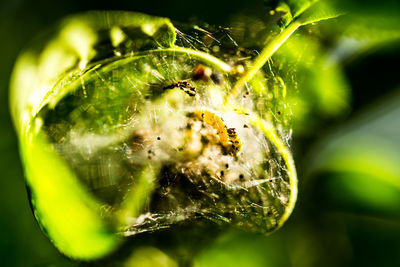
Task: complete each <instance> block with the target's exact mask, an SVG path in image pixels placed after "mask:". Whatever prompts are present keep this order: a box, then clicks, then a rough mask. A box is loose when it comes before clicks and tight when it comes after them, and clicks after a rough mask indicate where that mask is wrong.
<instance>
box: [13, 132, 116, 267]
mask: <svg viewBox="0 0 400 267" xmlns="http://www.w3.org/2000/svg"><path fill="white" fill-rule="evenodd" d="M21 155H22V159H23V162H24V167H25V171H26V174H27V176H26V181H27V187H28V189H29V192H30V197H31V203H32V207H33V210H34V213H35V216H36V218H37V220H38V222H39V223H40V225H41V227H42V228H43V229H44V231H45V232H46V233H47V235H48V237H49V238H50V240H51V241H52V242H53V244H54V245H55V246H56V247H57V248H58V249H59V250H60V251H61V252H62V253H63V254H65V255H67V256H69V257H71V258H74V259H80V260H92V259H96V258H99V257H102V256H104V255H105V254H107V253H109V252H110V251H112V250H114V249H115V248H116V247H117V245H118V243H119V239H118V238H117V236H116V235H115V234H114V233H113V231H112V230H111V227H110V226H109V225H107V224H106V223H105V221H104V218H102V217H101V215H100V214H101V205H100V204H99V203H98V202H97V201H96V200H95V199H94V198H93V197H92V196H91V195H90V194H88V192H86V191H85V190H84V189H83V187H82V185H81V184H80V183H79V182H78V179H77V178H76V177H75V175H74V174H73V172H72V171H71V170H70V168H69V167H68V166H67V165H66V163H65V161H64V160H63V159H62V158H61V157H60V156H59V155H58V154H57V153H56V152H55V151H54V150H53V149H52V147H51V145H50V144H49V143H48V141H46V138H45V137H44V136H43V135H37V136H36V137H34V138H32V139H30V138H29V137H26V138H24V139H23V140H22V141H21Z"/></svg>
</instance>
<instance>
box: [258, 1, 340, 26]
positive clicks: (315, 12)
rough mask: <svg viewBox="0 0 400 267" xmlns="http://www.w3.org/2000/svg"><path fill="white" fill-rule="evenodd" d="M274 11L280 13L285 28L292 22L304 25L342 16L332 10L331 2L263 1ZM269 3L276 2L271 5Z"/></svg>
mask: <svg viewBox="0 0 400 267" xmlns="http://www.w3.org/2000/svg"><path fill="white" fill-rule="evenodd" d="M265 2H266V4H267V6H272V7H273V8H274V11H276V12H279V13H282V17H281V22H282V25H283V26H284V27H286V26H287V25H288V24H289V23H291V22H292V21H298V22H299V23H300V24H301V25H306V24H309V23H313V22H318V21H321V20H326V19H330V18H335V17H337V16H339V15H341V14H342V12H340V11H339V10H337V9H336V8H334V6H333V5H332V1H324V0H299V1H297V0H281V1H268V0H267V1H265ZM269 2H277V3H273V4H272V5H271V4H270V3H269Z"/></svg>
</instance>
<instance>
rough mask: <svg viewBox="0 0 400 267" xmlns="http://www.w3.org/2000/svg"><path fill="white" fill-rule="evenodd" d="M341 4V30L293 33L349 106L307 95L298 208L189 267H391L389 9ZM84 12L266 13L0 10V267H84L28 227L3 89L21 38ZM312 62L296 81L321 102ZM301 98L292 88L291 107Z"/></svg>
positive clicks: (396, 260)
mask: <svg viewBox="0 0 400 267" xmlns="http://www.w3.org/2000/svg"><path fill="white" fill-rule="evenodd" d="M348 3H350V4H349V6H350V7H349V10H353V11H354V13H350V14H348V16H347V17H346V18H344V19H340V18H339V19H337V20H336V21H334V22H329V23H328V22H323V23H321V25H320V26H318V28H317V30H315V28H313V26H310V27H309V28H307V29H305V30H304V31H303V33H304V32H306V31H307V30H310V31H313V32H314V35H316V36H322V37H320V38H321V39H320V40H319V46H318V49H319V50H318V49H317V48H315V47H314V48H313V49H312V50H308V51H309V53H310V55H308V54H307V53H306V54H305V57H306V59H307V60H308V58H309V57H310V56H312V55H313V54H317V52H318V51H322V52H321V53H322V54H321V55H323V56H324V59H325V60H326V61H329V60H331V59H332V58H333V59H334V60H335V62H336V63H337V64H339V65H340V70H341V71H342V70H343V75H344V78H343V79H344V80H345V82H346V84H347V85H346V88H348V90H349V91H348V96H349V97H348V99H349V100H348V102H347V103H345V104H343V107H341V109H340V112H331V113H329V112H328V111H329V110H335V107H337V106H338V105H339V103H340V101H337V100H333V98H330V97H328V98H327V99H324V98H323V96H324V94H323V93H321V94H320V95H322V97H321V98H320V99H318V98H317V97H315V94H312V93H310V92H308V93H310V97H309V99H308V100H307V99H306V100H305V103H307V101H310V103H311V104H310V105H313V106H318V105H316V104H315V103H313V102H312V101H314V102H316V103H317V104H319V105H323V107H321V108H318V107H317V108H314V109H309V110H308V113H306V114H305V119H304V120H303V121H301V120H299V125H297V126H296V125H295V128H294V133H293V151H294V157H295V161H296V165H297V169H298V176H299V199H298V203H297V205H296V207H295V210H294V213H293V215H292V217H291V218H290V219H289V221H288V222H287V223H286V224H285V225H284V227H283V228H282V229H280V230H279V231H277V232H276V233H274V234H272V235H270V236H268V237H265V236H262V235H258V234H249V233H243V232H238V231H229V232H227V233H225V234H223V235H222V236H220V237H218V238H217V240H216V241H215V242H214V243H212V244H211V245H210V246H208V247H206V248H205V249H204V250H203V251H201V252H199V254H198V255H197V257H196V260H195V262H196V264H197V265H198V266H299V267H300V266H400V256H399V255H400V244H399V240H400V138H399V137H400V79H399V67H398V64H399V62H400V30H399V29H400V23H399V22H400V20H399V17H400V9H399V8H400V4H399V3H398V1H394V0H393V1H357V0H356V1H350V2H348ZM361 7H362V8H361ZM92 9H120V10H132V11H139V12H144V13H148V14H150V15H157V16H164V17H169V18H171V19H172V20H173V21H179V22H190V21H204V22H208V23H210V24H215V25H228V24H235V22H241V21H245V17H247V18H252V17H253V16H254V17H258V18H259V17H262V15H260V14H262V12H264V11H265V10H268V9H264V8H263V1H261V0H260V1H238V0H231V1H227V0H221V1H215V0H202V1H193V2H188V1H161V0H159V1H156V0H147V1H123V0H114V1H111V2H110V1H96V2H95V3H90V2H89V1H77V0H70V1H66V0H63V1H50V0H38V1H27V0H3V1H2V2H0V36H2V39H1V43H0V58H1V63H0V70H1V71H0V101H1V105H0V124H1V127H0V129H1V131H0V135H1V137H0V164H1V170H2V171H1V173H2V174H1V176H0V205H1V214H0V227H1V228H0V229H1V231H0V259H1V265H2V266H77V265H83V263H75V262H71V261H70V260H68V259H66V258H65V257H63V256H62V255H60V254H59V253H58V251H57V250H56V249H55V248H54V247H53V246H52V245H51V243H50V241H48V239H47V238H46V237H45V236H44V235H43V234H42V232H41V230H40V228H39V226H38V224H37V223H36V222H35V220H34V217H33V215H32V212H31V210H30V207H29V202H28V198H27V192H26V189H25V185H24V178H23V172H22V167H21V163H20V159H19V155H18V144H17V139H16V136H15V133H14V130H13V128H12V125H11V120H10V115H9V110H8V84H9V77H10V74H11V71H12V67H13V64H14V61H15V59H16V57H17V55H18V53H19V52H20V51H21V49H23V47H24V46H25V45H26V44H27V43H28V42H29V41H30V40H32V38H34V37H35V36H36V35H37V34H38V33H40V32H41V31H43V29H45V28H46V27H48V26H49V25H51V24H52V23H54V22H56V21H58V20H59V19H61V18H62V17H64V16H65V15H68V14H72V13H76V12H81V11H85V10H92ZM248 23H254V21H253V22H252V21H251V20H248ZM315 32H318V34H315ZM337 36H342V37H340V38H338V37H337ZM343 36H345V37H343ZM293 38H296V37H293ZM289 48H290V47H286V48H285V47H283V49H289ZM282 53H283V51H282ZM318 53H320V52H318ZM278 56H279V54H278ZM318 56H319V54H318ZM302 60H305V58H303V59H302ZM313 62H314V63H313ZM315 62H316V61H315V60H314V61H312V62H311V61H310V64H320V65H314V66H317V67H314V68H313V67H311V68H310V70H308V69H307V71H304V73H308V75H309V77H311V78H310V79H311V81H312V83H313V85H310V87H312V86H315V87H316V88H317V89H315V90H322V92H325V93H326V92H327V91H323V90H325V87H326V86H327V84H328V85H329V84H331V85H332V83H335V82H336V80H329V77H330V76H329V74H327V73H326V72H324V71H323V68H324V67H323V66H324V64H326V62H325V61H324V62H318V61H317V62H316V63H315ZM289 63H290V60H289V61H288V64H289ZM301 73H303V72H302V71H298V76H300V74H301ZM300 78H301V77H300ZM318 79H320V80H321V81H319V83H320V84H319V85H318V83H317V80H318ZM300 80H301V79H300ZM304 84H307V83H304ZM315 84H317V85H315ZM321 84H322V85H321ZM335 85H336V84H333V85H332V87H334V88H333V89H332V90H333V92H335V90H334V89H335V88H336V87H335ZM326 88H329V87H326ZM301 90H302V88H301V86H300V88H299V91H300V92H299V94H300V95H301V93H302V91H301ZM327 94H328V95H329V93H327ZM317 95H318V94H317ZM345 95H347V94H343V96H345ZM313 97H314V98H313ZM318 101H325V102H322V103H321V102H318ZM345 102H346V101H345ZM345 106H346V107H345ZM330 107H333V108H330ZM324 112H326V113H324ZM307 123H309V124H307ZM301 126H303V127H301ZM296 129H298V131H297V132H296ZM193 242H196V241H195V240H194V241H193ZM152 253H153V254H151V253H150V254H151V255H155V253H157V251H155V252H154V251H153V252H152ZM160 257H161V256H160Z"/></svg>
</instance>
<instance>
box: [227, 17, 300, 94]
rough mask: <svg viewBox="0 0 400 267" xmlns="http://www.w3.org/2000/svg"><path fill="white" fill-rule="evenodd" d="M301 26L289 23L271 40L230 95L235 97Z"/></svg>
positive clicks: (298, 23)
mask: <svg viewBox="0 0 400 267" xmlns="http://www.w3.org/2000/svg"><path fill="white" fill-rule="evenodd" d="M300 26H301V23H300V22H297V21H294V22H292V23H291V24H289V26H288V27H286V28H285V29H284V30H282V31H281V32H280V33H279V34H278V35H277V36H276V37H275V38H274V39H272V41H271V42H269V43H268V44H267V45H266V46H265V47H264V48H263V50H262V51H261V53H260V54H259V55H258V56H257V57H256V59H255V60H254V63H253V66H252V67H251V68H250V69H249V70H248V71H247V72H246V73H245V74H244V75H243V76H242V77H241V78H240V79H239V81H237V83H236V84H235V86H234V87H233V89H232V90H231V93H230V96H231V97H235V96H236V95H237V94H238V93H239V91H240V89H241V88H242V86H243V85H244V84H245V83H246V82H247V81H250V80H251V78H253V76H254V75H255V74H256V73H257V72H258V71H259V70H260V69H261V68H262V67H263V66H264V64H265V63H266V62H267V61H268V59H270V58H271V56H272V55H273V54H274V53H275V51H276V50H278V48H279V47H280V46H281V45H282V44H283V43H284V42H285V41H286V40H287V39H288V38H289V36H290V35H292V33H293V32H295V31H296V30H297V28H298V27H300Z"/></svg>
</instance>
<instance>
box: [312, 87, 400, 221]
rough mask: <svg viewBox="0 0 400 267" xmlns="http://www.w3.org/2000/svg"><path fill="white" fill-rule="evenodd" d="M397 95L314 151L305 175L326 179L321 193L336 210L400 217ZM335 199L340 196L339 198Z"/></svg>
mask: <svg viewBox="0 0 400 267" xmlns="http://www.w3.org/2000/svg"><path fill="white" fill-rule="evenodd" d="M399 102H400V97H399V95H398V94H397V95H396V96H394V97H392V100H390V101H386V102H384V103H382V104H381V105H379V106H377V107H375V108H374V109H372V110H371V111H369V112H368V113H366V114H364V115H363V116H360V117H359V118H357V119H355V120H354V121H352V122H349V123H348V124H347V126H345V127H342V128H341V129H339V130H338V131H337V132H336V133H334V134H333V135H332V136H330V137H328V138H326V139H325V140H322V141H321V143H320V144H319V146H317V147H316V148H315V149H314V150H313V151H314V153H313V154H312V155H313V156H312V159H311V161H310V163H309V166H310V168H309V173H310V175H311V174H312V175H317V174H318V177H324V175H326V174H327V173H328V174H330V175H329V177H331V178H330V179H329V180H328V181H327V185H326V186H324V187H323V189H322V187H321V188H320V189H318V190H323V192H324V193H325V194H327V195H328V196H331V197H328V198H331V199H333V201H335V203H336V204H337V205H339V206H340V208H343V209H349V208H350V209H354V210H353V211H356V212H357V211H358V212H368V213H369V214H371V215H373V216H390V217H394V218H399V217H400V212H399V210H400V209H399V207H400V198H399V195H400V178H399V177H400V167H399V164H398V162H399V161H400V153H399V151H400V142H399V139H398V132H399V130H400V128H399V125H400V122H399V118H400V109H399ZM339 196H340V197H339Z"/></svg>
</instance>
